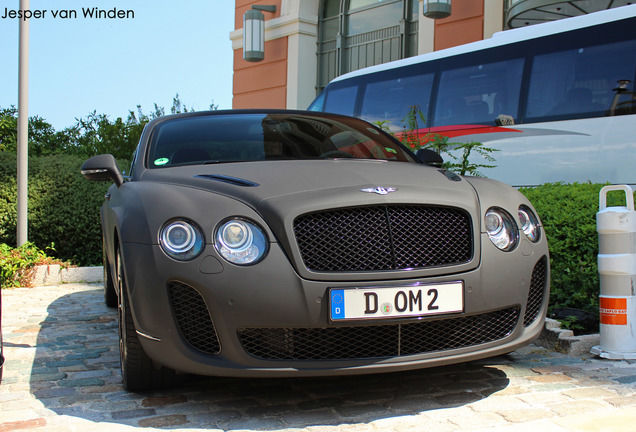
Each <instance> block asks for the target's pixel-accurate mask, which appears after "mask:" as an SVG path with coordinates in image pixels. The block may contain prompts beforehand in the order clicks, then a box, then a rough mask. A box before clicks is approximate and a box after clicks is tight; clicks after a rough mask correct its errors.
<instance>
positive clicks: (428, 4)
mask: <svg viewBox="0 0 636 432" xmlns="http://www.w3.org/2000/svg"><path fill="white" fill-rule="evenodd" d="M423 12H424V16H425V17H427V18H432V19H440V18H446V17H448V16H450V14H451V0H424V7H423Z"/></svg>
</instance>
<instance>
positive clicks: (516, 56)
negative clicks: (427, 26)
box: [309, 5, 636, 186]
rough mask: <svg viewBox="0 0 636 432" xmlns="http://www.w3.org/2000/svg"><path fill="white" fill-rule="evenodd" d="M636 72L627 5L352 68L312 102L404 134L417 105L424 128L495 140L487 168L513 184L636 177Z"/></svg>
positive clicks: (635, 39) (635, 22)
mask: <svg viewBox="0 0 636 432" xmlns="http://www.w3.org/2000/svg"><path fill="white" fill-rule="evenodd" d="M635 74H636V5H631V6H623V7H618V8H615V9H609V10H606V11H602V12H596V13H593V14H589V15H583V16H579V17H576V18H568V19H563V20H559V21H554V22H550V23H545V24H538V25H534V26H529V27H524V28H519V29H514V30H507V31H504V32H500V33H497V34H495V35H494V36H493V37H492V38H490V39H487V40H483V41H479V42H474V43H470V44H466V45H462V46H458V47H454V48H449V49H446V50H442V51H436V52H432V53H428V54H423V55H420V56H417V57H410V58H407V59H404V60H399V61H395V62H391V63H385V64H382V65H378V66H373V67H369V68H366V69H362V70H358V71H354V72H351V73H348V74H346V75H343V76H340V77H338V78H336V79H334V80H333V81H332V82H331V83H329V85H328V86H327V87H326V88H325V89H324V91H323V92H322V93H321V94H320V96H318V97H317V98H316V100H315V101H314V102H313V103H312V104H311V106H310V107H309V109H311V110H316V111H328V112H335V113H340V114H348V115H353V116H357V117H361V118H363V119H366V120H368V121H371V122H377V121H383V122H388V125H389V126H390V127H391V128H392V129H393V130H394V131H396V132H399V131H402V130H403V126H402V119H403V118H404V116H405V114H406V113H407V111H408V109H409V106H414V105H416V106H419V109H420V110H421V112H422V113H423V115H424V116H425V118H426V123H427V124H426V127H425V128H423V129H420V133H422V134H425V133H428V132H433V133H440V134H443V135H446V136H448V137H450V138H451V140H450V141H451V142H471V141H474V142H481V143H483V144H484V145H486V146H487V147H494V148H496V149H498V150H499V151H497V152H495V153H494V154H493V156H494V157H495V159H496V162H495V164H496V165H497V167H496V168H489V169H483V170H482V172H483V173H484V175H486V176H487V177H490V178H495V179H498V180H502V181H504V182H506V183H509V184H511V185H514V186H532V185H538V184H542V183H547V182H558V181H563V182H568V183H569V182H587V181H592V182H601V183H604V182H610V183H626V184H636V93H635V92H634V81H635V78H636V77H635Z"/></svg>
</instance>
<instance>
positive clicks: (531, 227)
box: [519, 205, 541, 243]
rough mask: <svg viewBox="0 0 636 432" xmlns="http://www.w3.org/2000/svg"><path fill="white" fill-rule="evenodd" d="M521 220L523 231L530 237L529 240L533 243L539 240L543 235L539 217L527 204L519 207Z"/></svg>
mask: <svg viewBox="0 0 636 432" xmlns="http://www.w3.org/2000/svg"><path fill="white" fill-rule="evenodd" d="M519 222H521V231H523V232H524V234H525V235H526V237H528V240H530V241H531V242H533V243H536V242H538V241H539V238H540V237H541V230H540V228H539V219H538V218H537V217H536V216H535V214H534V213H533V212H532V210H530V208H528V207H527V206H524V205H522V206H521V207H519Z"/></svg>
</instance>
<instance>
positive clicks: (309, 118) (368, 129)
mask: <svg viewBox="0 0 636 432" xmlns="http://www.w3.org/2000/svg"><path fill="white" fill-rule="evenodd" d="M335 158H356V159H380V160H391V161H401V162H412V161H413V160H414V159H413V156H412V155H411V154H409V153H408V151H405V150H404V149H403V148H402V147H400V146H399V145H398V144H397V143H396V142H395V141H394V140H393V139H391V138H390V137H389V136H388V135H386V134H385V133H383V132H381V131H379V130H378V129H377V128H375V127H373V126H371V125H370V124H369V123H366V122H364V121H361V120H358V119H354V118H349V117H339V116H332V115H329V114H322V113H321V114H316V115H312V114H303V113H300V114H299V113H276V114H267V113H261V114H251V113H250V114H246V113H233V114H212V115H201V116H193V117H181V118H175V119H172V120H167V121H165V122H162V123H160V124H159V125H158V126H157V128H156V129H155V131H154V132H153V137H152V139H151V143H150V149H149V152H148V159H147V161H148V167H149V168H162V167H169V166H176V165H192V164H205V163H227V162H248V161H261V160H284V159H335Z"/></svg>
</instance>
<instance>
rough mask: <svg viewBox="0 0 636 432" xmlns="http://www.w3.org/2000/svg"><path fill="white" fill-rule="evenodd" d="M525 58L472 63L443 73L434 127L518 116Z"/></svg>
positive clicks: (489, 121)
mask: <svg viewBox="0 0 636 432" xmlns="http://www.w3.org/2000/svg"><path fill="white" fill-rule="evenodd" d="M523 63H524V60H523V59H512V60H507V61H501V62H495V63H488V64H479V65H472V66H468V67H463V68H458V69H452V70H445V71H443V72H442V74H441V78H440V84H439V91H438V97H437V103H436V105H435V114H434V115H433V124H434V126H446V125H460V124H491V125H494V124H495V121H496V119H497V117H499V116H507V117H508V118H513V119H516V118H517V114H518V107H519V93H520V90H521V80H522V75H523Z"/></svg>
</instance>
